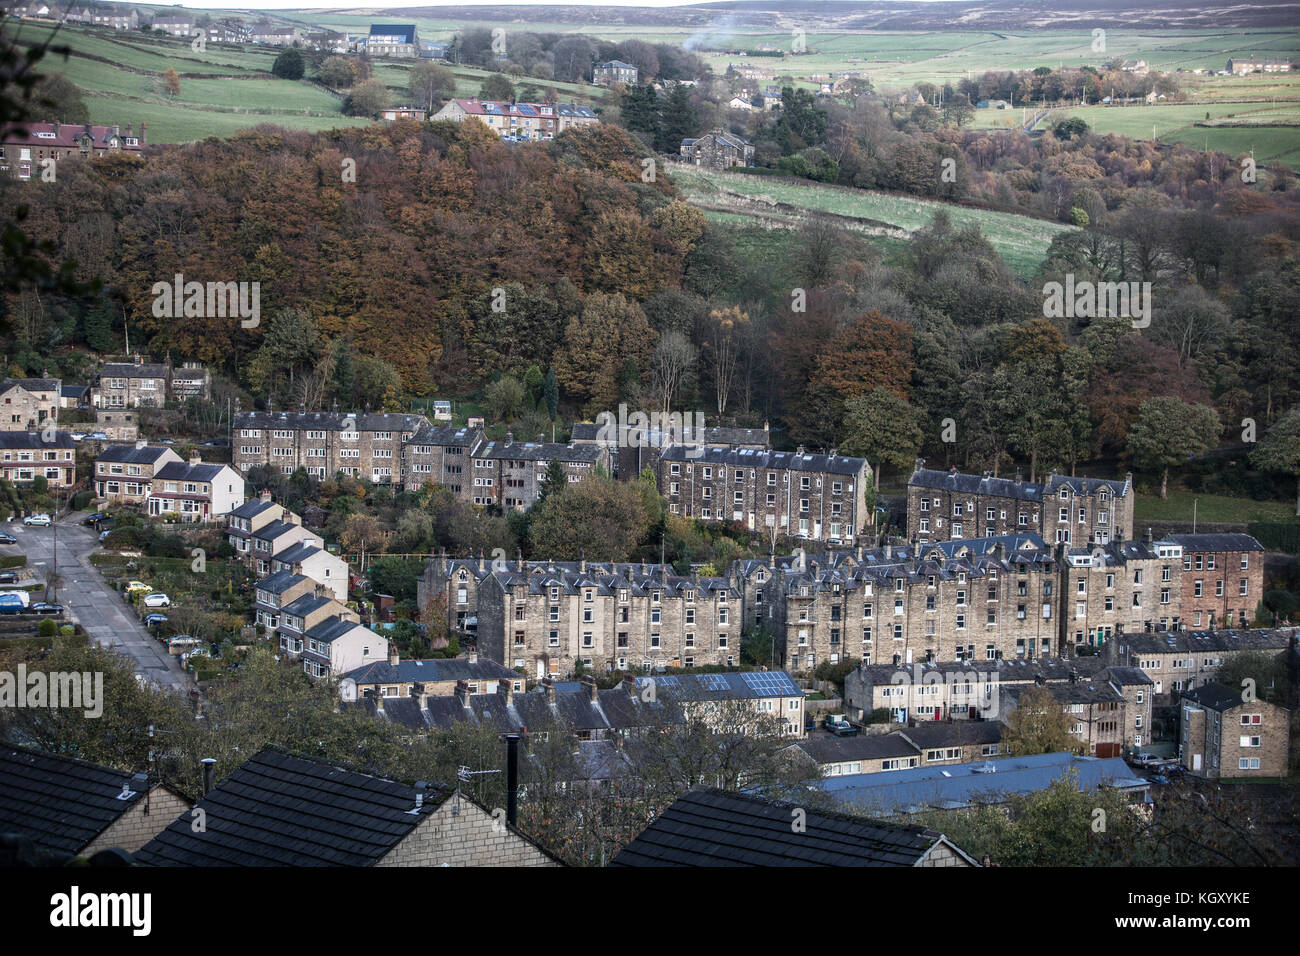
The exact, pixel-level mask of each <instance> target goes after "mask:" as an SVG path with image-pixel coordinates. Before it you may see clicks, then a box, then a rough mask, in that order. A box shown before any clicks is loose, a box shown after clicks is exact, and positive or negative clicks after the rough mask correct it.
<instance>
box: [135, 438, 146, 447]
mask: <svg viewBox="0 0 1300 956" xmlns="http://www.w3.org/2000/svg"><path fill="white" fill-rule="evenodd" d="M135 447H136V448H148V447H149V440H148V439H147V438H137V439H136V440H135Z"/></svg>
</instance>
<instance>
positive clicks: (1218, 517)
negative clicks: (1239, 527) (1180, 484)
mask: <svg viewBox="0 0 1300 956" xmlns="http://www.w3.org/2000/svg"><path fill="white" fill-rule="evenodd" d="M1193 499H1195V500H1196V520H1197V521H1198V522H1200V521H1210V522H1216V521H1226V522H1241V523H1244V522H1248V521H1297V520H1300V519H1297V518H1296V515H1295V504H1294V503H1288V502H1282V501H1254V500H1252V499H1250V498H1229V497H1227V496H1225V495H1198V494H1192V493H1191V492H1190V491H1173V490H1171V491H1170V492H1169V498H1168V499H1167V500H1165V501H1161V500H1160V497H1159V493H1158V491H1157V492H1156V493H1153V494H1149V495H1138V498H1137V506H1136V507H1135V508H1134V511H1133V521H1134V532H1135V533H1136V531H1137V530H1138V526H1140V525H1141V523H1142V522H1143V521H1186V522H1187V523H1188V524H1189V525H1190V524H1191V521H1192V501H1193Z"/></svg>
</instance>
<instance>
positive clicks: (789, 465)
mask: <svg viewBox="0 0 1300 956" xmlns="http://www.w3.org/2000/svg"><path fill="white" fill-rule="evenodd" d="M660 460H661V461H669V462H672V461H680V462H690V463H692V464H697V465H725V466H727V467H734V468H769V469H771V470H773V471H777V470H781V469H788V470H791V471H810V472H822V473H829V474H835V475H847V476H855V475H858V474H860V473H862V472H864V471H866V470H867V469H868V468H869V466H868V464H867V460H866V459H865V458H851V457H849V456H847V455H835V456H833V457H832V456H831V455H811V454H807V453H805V454H802V455H801V454H799V453H798V452H792V451H759V450H757V449H753V448H711V447H709V446H705V447H704V448H703V449H701V448H700V447H699V446H698V445H694V446H687V445H670V446H669V447H668V448H665V449H664V451H663V454H662V455H660Z"/></svg>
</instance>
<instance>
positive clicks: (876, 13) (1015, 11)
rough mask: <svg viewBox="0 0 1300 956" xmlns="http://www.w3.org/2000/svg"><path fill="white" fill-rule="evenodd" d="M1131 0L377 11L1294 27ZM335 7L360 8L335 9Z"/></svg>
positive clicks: (663, 23) (759, 22)
mask: <svg viewBox="0 0 1300 956" xmlns="http://www.w3.org/2000/svg"><path fill="white" fill-rule="evenodd" d="M1151 6H1152V5H1151V4H1149V3H1142V2H1134V0H1001V2H998V0H994V2H974V0H972V2H964V0H956V2H952V3H916V2H897V0H895V2H892V3H890V2H886V3H859V2H856V0H790V2H785V0H782V2H780V3H775V2H773V0H722V2H718V3H700V4H692V5H689V6H681V7H667V8H658V7H606V6H574V5H570V4H554V5H546V6H536V7H533V6H528V7H524V6H511V5H508V4H502V5H499V6H497V5H494V6H470V7H466V6H429V7H395V8H381V9H379V10H376V11H373V14H374V16H375V17H376V18H379V17H403V16H404V17H406V18H408V19H409V18H412V17H416V18H431V19H438V20H473V21H479V22H482V21H488V20H500V21H502V22H507V23H566V24H584V23H589V24H593V25H594V24H600V25H606V26H609V25H616V24H626V25H631V26H656V27H660V28H672V27H678V28H682V29H690V28H695V27H700V26H708V25H711V24H713V23H714V21H716V20H718V19H720V18H727V20H728V26H730V27H731V28H733V29H738V30H740V29H745V28H760V29H761V28H771V27H773V26H777V25H782V26H784V25H789V24H794V23H797V24H798V25H800V26H802V27H803V28H804V29H806V30H809V31H812V30H813V29H825V28H827V27H834V28H838V29H841V30H957V29H962V30H995V29H1008V30H1011V29H1014V30H1025V29H1049V28H1051V29H1058V30H1059V29H1061V28H1063V27H1070V26H1077V27H1078V28H1079V29H1080V30H1082V31H1084V32H1085V33H1088V32H1091V31H1092V30H1093V29H1095V28H1098V27H1100V28H1102V29H1107V28H1110V29H1114V28H1117V27H1128V28H1134V27H1147V28H1154V27H1161V28H1164V29H1176V28H1197V27H1200V28H1205V29H1213V30H1222V29H1227V28H1238V27H1293V26H1295V25H1296V21H1297V7H1296V5H1294V4H1280V3H1274V2H1271V0H1244V2H1236V0H1204V2H1195V3H1194V2H1188V0H1170V2H1167V3H1161V4H1160V5H1159V6H1158V8H1156V9H1151V8H1150V7H1151ZM337 12H340V13H342V12H357V13H360V12H362V11H361V10H357V11H337Z"/></svg>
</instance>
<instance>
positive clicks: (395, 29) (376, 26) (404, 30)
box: [370, 23, 415, 43]
mask: <svg viewBox="0 0 1300 956" xmlns="http://www.w3.org/2000/svg"><path fill="white" fill-rule="evenodd" d="M370 35H371V36H372V37H400V38H401V40H400V42H402V43H414V42H415V26H414V25H413V24H409V23H405V24H396V23H372V24H370Z"/></svg>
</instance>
